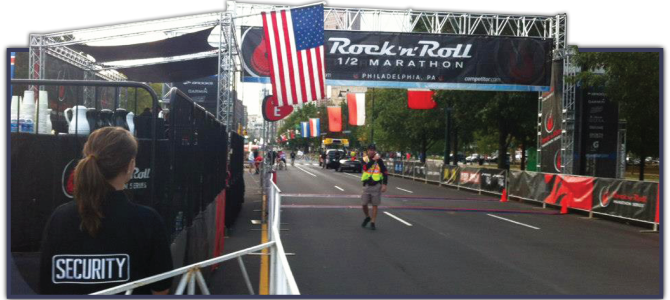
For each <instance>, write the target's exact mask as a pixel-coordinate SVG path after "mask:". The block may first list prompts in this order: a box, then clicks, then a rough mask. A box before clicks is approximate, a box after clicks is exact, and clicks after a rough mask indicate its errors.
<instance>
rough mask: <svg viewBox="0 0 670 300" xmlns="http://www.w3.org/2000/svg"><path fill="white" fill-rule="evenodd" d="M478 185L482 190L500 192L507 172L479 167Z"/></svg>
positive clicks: (503, 186)
mask: <svg viewBox="0 0 670 300" xmlns="http://www.w3.org/2000/svg"><path fill="white" fill-rule="evenodd" d="M480 174H481V175H480V187H481V189H482V190H483V191H487V192H493V193H502V192H503V189H505V181H506V180H507V178H506V177H507V176H506V174H507V172H506V171H505V170H499V169H480Z"/></svg>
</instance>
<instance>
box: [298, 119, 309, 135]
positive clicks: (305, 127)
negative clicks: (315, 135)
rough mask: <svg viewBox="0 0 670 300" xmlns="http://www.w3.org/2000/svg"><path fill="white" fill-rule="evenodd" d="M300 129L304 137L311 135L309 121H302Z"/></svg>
mask: <svg viewBox="0 0 670 300" xmlns="http://www.w3.org/2000/svg"><path fill="white" fill-rule="evenodd" d="M300 131H301V132H302V137H304V138H308V137H309V122H300Z"/></svg>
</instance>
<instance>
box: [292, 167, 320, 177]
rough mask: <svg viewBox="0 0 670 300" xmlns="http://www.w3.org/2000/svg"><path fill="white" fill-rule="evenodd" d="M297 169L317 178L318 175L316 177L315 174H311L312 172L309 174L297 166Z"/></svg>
mask: <svg viewBox="0 0 670 300" xmlns="http://www.w3.org/2000/svg"><path fill="white" fill-rule="evenodd" d="M296 168H298V169H299V170H300V171H303V172H305V173H307V174H309V175H312V176H314V177H316V175H314V174H312V173H310V172H307V171H306V170H305V169H303V168H301V167H298V166H296Z"/></svg>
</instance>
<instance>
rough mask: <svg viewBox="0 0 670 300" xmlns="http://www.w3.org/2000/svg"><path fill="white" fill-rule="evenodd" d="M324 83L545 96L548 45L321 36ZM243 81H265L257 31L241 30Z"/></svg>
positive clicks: (438, 37)
mask: <svg viewBox="0 0 670 300" xmlns="http://www.w3.org/2000/svg"><path fill="white" fill-rule="evenodd" d="M325 40H326V41H325V42H326V45H325V51H324V52H325V61H326V83H327V84H329V85H340V86H367V87H395V88H416V87H422V88H432V89H463V90H494V91H547V90H548V89H549V83H550V82H549V80H550V73H549V72H550V70H551V49H552V40H551V39H546V40H540V39H532V38H524V37H490V36H475V35H470V36H466V35H444V34H428V33H391V32H365V31H336V30H327V31H326V32H325ZM241 48H242V57H243V60H244V65H245V66H244V75H243V81H246V82H269V78H268V77H267V76H269V72H270V68H269V66H268V61H267V54H266V52H265V43H264V42H263V30H262V28H260V27H242V47H241Z"/></svg>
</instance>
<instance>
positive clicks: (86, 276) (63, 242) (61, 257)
mask: <svg viewBox="0 0 670 300" xmlns="http://www.w3.org/2000/svg"><path fill="white" fill-rule="evenodd" d="M137 147H138V144H137V140H136V139H135V137H133V135H132V134H131V133H130V132H128V131H127V130H125V129H123V128H120V127H104V128H101V129H98V130H96V131H94V132H93V133H92V134H91V135H90V136H89V137H88V141H87V142H86V143H85V144H84V150H83V158H82V159H81V160H80V161H79V163H78V164H77V166H76V168H75V170H74V200H73V201H70V202H68V203H65V204H63V205H61V206H59V207H58V208H56V210H55V211H54V213H53V214H52V215H51V217H50V218H49V220H48V221H47V225H46V229H45V230H44V236H43V239H42V247H41V258H40V277H39V278H40V279H39V281H40V284H39V286H40V293H41V294H70V295H77V294H89V293H93V292H98V291H101V290H104V289H107V288H111V287H113V286H117V285H120V284H123V283H127V282H132V281H136V280H139V279H143V278H147V277H150V276H154V275H157V274H160V273H164V272H167V271H170V270H172V255H171V254H170V243H169V240H168V235H167V232H166V226H165V224H164V223H163V220H162V218H161V216H160V215H159V214H158V213H157V212H156V211H155V210H154V209H152V208H149V207H146V206H142V205H138V204H135V203H133V202H130V200H129V199H128V197H126V195H125V194H124V185H125V184H126V183H128V181H130V179H131V178H132V176H133V173H134V171H135V156H136V155H137ZM171 284H172V279H166V280H161V281H158V282H155V283H153V284H150V285H148V286H143V287H137V288H135V289H134V291H133V294H154V295H167V293H168V291H169V289H170V286H171Z"/></svg>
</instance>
